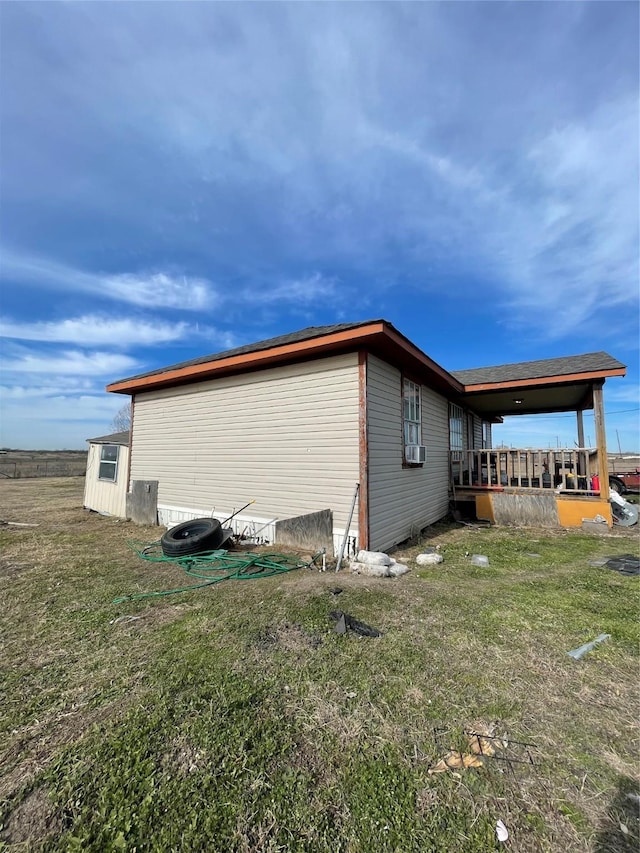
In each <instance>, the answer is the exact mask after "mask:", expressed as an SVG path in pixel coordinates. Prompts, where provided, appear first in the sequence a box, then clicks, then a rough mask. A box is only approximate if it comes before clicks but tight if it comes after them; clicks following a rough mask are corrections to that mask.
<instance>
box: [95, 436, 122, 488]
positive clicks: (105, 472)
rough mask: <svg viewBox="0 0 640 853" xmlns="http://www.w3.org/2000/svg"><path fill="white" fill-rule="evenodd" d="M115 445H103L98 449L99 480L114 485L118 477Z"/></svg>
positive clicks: (116, 446)
mask: <svg viewBox="0 0 640 853" xmlns="http://www.w3.org/2000/svg"><path fill="white" fill-rule="evenodd" d="M119 450H120V448H119V447H118V445H117V444H103V445H101V447H100V472H99V474H98V479H99V480H109V481H110V482H112V483H115V481H116V479H117V477H118V451H119Z"/></svg>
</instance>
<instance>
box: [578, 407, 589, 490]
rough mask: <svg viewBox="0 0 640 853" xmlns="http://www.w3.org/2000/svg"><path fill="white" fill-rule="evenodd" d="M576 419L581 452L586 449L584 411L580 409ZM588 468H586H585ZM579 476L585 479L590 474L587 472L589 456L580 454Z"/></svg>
mask: <svg viewBox="0 0 640 853" xmlns="http://www.w3.org/2000/svg"><path fill="white" fill-rule="evenodd" d="M576 418H577V421H578V448H579V450H580V449H582V448H583V447H584V422H583V419H582V409H578V411H577V412H576ZM585 466H586V468H585ZM577 467H578V471H577V473H578V475H579V476H580V475H582V476H583V477H584V475H585V474H587V475H588V474H589V471H588V470H587V469H588V467H589V465H588V462H587V454H586V453H580V452H578V466H577Z"/></svg>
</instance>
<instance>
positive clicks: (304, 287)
mask: <svg viewBox="0 0 640 853" xmlns="http://www.w3.org/2000/svg"><path fill="white" fill-rule="evenodd" d="M344 295H345V290H344V289H343V288H341V286H340V282H339V281H338V279H336V278H333V277H330V276H325V275H323V274H322V273H320V272H313V273H310V274H309V275H306V276H302V277H301V278H296V279H286V280H284V281H280V282H276V283H275V284H272V285H271V286H269V287H260V286H255V285H254V286H252V287H249V288H247V289H245V290H244V291H243V293H242V294H241V298H242V300H243V301H245V302H247V303H249V304H251V303H257V304H263V305H265V304H272V303H282V304H289V305H296V306H299V307H301V308H304V307H307V306H309V305H311V304H313V303H318V302H320V303H322V302H323V301H325V300H330V299H332V300H333V299H336V300H337V299H339V300H342V299H343V298H344Z"/></svg>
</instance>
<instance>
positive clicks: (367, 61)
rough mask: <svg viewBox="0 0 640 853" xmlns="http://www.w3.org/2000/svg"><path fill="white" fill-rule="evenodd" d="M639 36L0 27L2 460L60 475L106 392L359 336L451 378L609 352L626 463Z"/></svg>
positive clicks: (590, 10)
mask: <svg viewBox="0 0 640 853" xmlns="http://www.w3.org/2000/svg"><path fill="white" fill-rule="evenodd" d="M638 12H639V6H638V5H637V4H636V3H631V2H630V3H623V2H588V3H579V2H572V3H542V2H540V3H498V2H493V3H463V2H461V3H437V2H432V3H411V4H408V5H404V4H402V3H384V4H378V3H372V4H370V3H366V2H363V3H352V4H332V3H331V4H330V3H326V4H324V3H323V4H314V3H299V4H297V3H296V4H287V3H278V4H244V3H242V2H237V3H177V4H174V3H161V4H156V3H153V2H148V3H128V2H123V3H118V4H113V3H109V4H101V3H73V2H68V3H37V2H31V3H4V4H2V7H1V9H0V14H1V19H2V20H1V24H2V26H1V28H0V32H1V39H2V44H1V45H0V46H1V48H2V50H1V60H0V61H1V67H0V85H1V98H0V110H1V116H0V117H1V125H0V132H1V149H0V172H1V184H0V201H1V205H0V225H1V231H0V233H1V238H0V276H1V286H2V303H1V305H0V333H1V334H2V379H1V384H2V388H1V395H2V397H1V402H2V424H1V433H0V444H3V445H9V446H13V447H16V446H19V447H28V448H75V447H83V446H84V440H85V439H86V438H87V437H89V436H92V435H100V434H103V433H105V432H107V431H108V430H109V426H110V423H111V420H112V417H113V415H114V413H115V412H116V410H117V409H118V408H119V407H120V406H121V405H122V403H123V402H124V399H123V398H122V397H121V396H119V395H108V394H106V393H104V386H105V384H106V383H107V382H110V381H113V380H116V379H119V378H122V377H124V376H127V375H131V374H134V373H139V372H142V371H144V370H151V369H154V368H157V367H160V366H163V365H166V364H170V363H173V362H176V361H181V360H184V359H188V358H193V357H195V356H198V355H204V354H206V353H208V352H216V351H219V350H222V349H226V348H228V347H231V346H235V345H240V344H243V343H248V342H251V341H256V340H260V339H263V338H267V337H271V336H273V335H277V334H281V333H285V332H289V331H293V330H295V329H299V328H302V327H304V326H307V325H320V324H325V323H334V322H347V321H356V320H361V319H367V318H374V317H384V318H386V319H388V320H390V321H391V322H392V323H393V324H394V325H395V326H396V327H397V328H398V329H399V330H400V331H402V332H403V333H404V334H405V335H407V336H408V337H409V338H411V339H412V340H413V341H414V342H415V343H416V344H417V345H418V346H420V347H421V348H422V349H423V350H424V351H425V352H427V353H428V354H429V355H430V356H431V357H432V358H434V359H435V360H436V361H438V362H439V363H440V364H442V365H443V366H444V367H445V368H447V369H449V370H456V369H464V368H469V367H481V366H485V365H490V364H499V363H504V362H512V361H524V360H530V359H538V358H547V357H555V356H562V355H571V354H577V353H583V352H590V351H595V350H606V351H607V352H609V353H611V354H612V355H613V356H615V357H616V358H618V359H620V360H621V361H623V362H624V363H626V364H627V365H628V366H629V370H628V375H627V377H626V378H625V379H613V380H610V381H609V382H607V385H606V397H605V400H606V409H607V426H608V441H609V445H610V448H611V449H617V446H618V439H619V440H620V444H621V446H622V449H623V450H637V449H638V448H639V446H640V440H639V430H638V423H639V413H638V406H639V390H638V389H639V385H638V383H639V369H638V346H639V305H638V298H639V297H638V275H639V267H638V258H639V233H638V207H639V194H638V187H639V184H640V176H639V167H638V144H639V131H638V67H639V56H638V25H639V21H638ZM585 432H586V434H587V436H589V435H590V434H591V436H592V438H593V429H592V419H590V417H587V418H586V422H585ZM495 438H496V440H497V441H504V442H506V443H507V444H513V445H515V446H548V445H552V446H556V444H557V443H560V444H561V445H565V446H573V444H574V441H575V439H576V433H575V417H574V416H571V415H569V416H558V417H554V418H517V419H510V420H509V421H508V422H507V423H506V424H505V425H504V426H502V427H500V428H499V429H496V432H495Z"/></svg>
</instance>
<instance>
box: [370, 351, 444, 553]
mask: <svg viewBox="0 0 640 853" xmlns="http://www.w3.org/2000/svg"><path fill="white" fill-rule="evenodd" d="M421 409H422V443H423V444H424V445H425V446H426V448H427V461H426V463H425V464H424V465H423V466H422V467H415V468H406V467H403V465H402V454H403V443H402V375H401V373H400V371H399V370H398V369H397V368H395V367H393V366H392V365H390V364H387V363H386V362H384V361H382V360H381V359H379V358H377V357H376V356H372V355H369V357H368V362H367V413H368V447H369V547H370V549H371V550H383V551H384V550H386V549H387V548H390V547H391V546H392V545H395V544H396V543H398V542H401V541H402V540H403V539H407V538H408V537H409V536H411V535H414V534H415V533H417V532H418V531H419V530H421V529H422V528H423V527H426V526H427V525H429V524H433V523H434V522H436V521H438V520H439V519H440V518H442V517H443V516H445V515H446V514H447V512H448V509H449V483H448V471H449V419H448V418H449V414H448V403H447V400H446V399H445V398H444V397H442V396H441V395H440V394H437V393H436V392H435V391H432V390H431V389H430V388H427V387H425V386H424V385H423V386H422V387H421Z"/></svg>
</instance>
